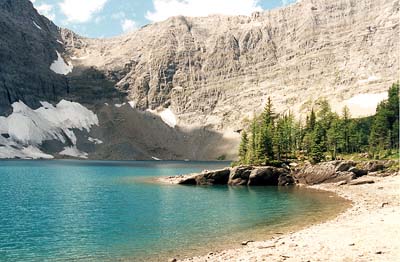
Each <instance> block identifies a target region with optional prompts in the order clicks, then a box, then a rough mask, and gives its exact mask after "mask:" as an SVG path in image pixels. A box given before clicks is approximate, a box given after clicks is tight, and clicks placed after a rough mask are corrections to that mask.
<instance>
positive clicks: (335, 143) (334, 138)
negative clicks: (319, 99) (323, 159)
mask: <svg viewBox="0 0 400 262" xmlns="http://www.w3.org/2000/svg"><path fill="white" fill-rule="evenodd" d="M341 133H342V132H341V126H340V122H339V118H338V117H337V116H336V117H334V118H333V119H332V122H331V124H330V128H329V130H328V131H327V141H326V144H327V146H328V148H329V151H330V153H331V158H332V160H334V159H336V156H337V152H338V149H339V148H340V144H341V142H342V140H343V136H342V134H341Z"/></svg>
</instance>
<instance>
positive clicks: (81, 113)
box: [0, 100, 99, 159]
mask: <svg viewBox="0 0 400 262" xmlns="http://www.w3.org/2000/svg"><path fill="white" fill-rule="evenodd" d="M41 104H42V107H39V108H38V109H35V110H33V109H31V108H30V107H28V106H27V105H25V104H24V103H23V102H21V101H20V102H15V103H13V104H12V107H13V112H12V114H11V115H9V116H8V117H0V134H1V135H0V158H16V157H18V158H34V159H36V158H52V156H51V155H48V154H45V153H43V152H42V151H41V150H40V149H39V148H38V146H40V145H41V144H42V142H43V141H46V140H58V141H61V142H62V143H64V144H72V145H73V146H74V147H76V140H77V139H76V136H75V134H74V132H73V129H79V130H86V131H87V132H89V131H90V128H91V127H92V126H93V125H98V124H99V120H98V118H97V116H96V114H94V113H93V112H92V111H90V110H88V109H87V108H86V107H84V106H82V105H81V104H79V103H75V102H70V101H66V100H61V101H60V102H59V103H58V104H57V105H56V106H53V105H52V104H50V103H47V102H41ZM64 151H65V150H64ZM65 155H67V154H65ZM77 155H79V156H85V154H84V153H79V154H77Z"/></svg>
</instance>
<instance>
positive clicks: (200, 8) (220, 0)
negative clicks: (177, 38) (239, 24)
mask: <svg viewBox="0 0 400 262" xmlns="http://www.w3.org/2000/svg"><path fill="white" fill-rule="evenodd" d="M153 6H154V12H150V11H148V12H147V14H146V18H147V19H148V20H150V21H152V22H157V21H162V20H165V19H167V18H168V17H171V16H177V15H184V16H207V15H211V14H223V15H250V14H251V13H253V12H255V11H261V10H262V8H261V6H260V5H259V0H153Z"/></svg>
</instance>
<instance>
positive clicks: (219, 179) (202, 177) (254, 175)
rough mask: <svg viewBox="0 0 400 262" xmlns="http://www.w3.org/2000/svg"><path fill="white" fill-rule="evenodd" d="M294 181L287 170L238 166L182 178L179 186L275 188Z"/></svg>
mask: <svg viewBox="0 0 400 262" xmlns="http://www.w3.org/2000/svg"><path fill="white" fill-rule="evenodd" d="M293 183H294V179H293V178H292V177H291V176H290V175H289V170H287V169H284V168H277V167H271V166H267V167H253V166H238V167H234V168H225V169H221V170H215V171H203V172H202V173H200V174H194V175H189V176H187V177H184V178H182V179H181V180H180V181H179V182H178V184H181V185H226V184H228V185H231V186H239V185H248V186H277V185H282V186H286V185H292V184H293Z"/></svg>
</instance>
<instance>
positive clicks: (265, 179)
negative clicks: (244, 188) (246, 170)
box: [247, 166, 289, 186]
mask: <svg viewBox="0 0 400 262" xmlns="http://www.w3.org/2000/svg"><path fill="white" fill-rule="evenodd" d="M288 174H289V171H288V170H286V169H284V168H276V167H271V166H267V167H257V168H255V169H254V170H252V171H251V173H250V176H249V181H248V183H247V185H249V186H276V185H278V182H279V177H280V176H281V175H288Z"/></svg>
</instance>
